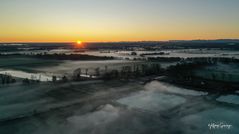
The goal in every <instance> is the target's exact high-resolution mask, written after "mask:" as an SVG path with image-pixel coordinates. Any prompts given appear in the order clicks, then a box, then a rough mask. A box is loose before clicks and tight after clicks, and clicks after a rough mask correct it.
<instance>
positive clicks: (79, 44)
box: [75, 40, 84, 48]
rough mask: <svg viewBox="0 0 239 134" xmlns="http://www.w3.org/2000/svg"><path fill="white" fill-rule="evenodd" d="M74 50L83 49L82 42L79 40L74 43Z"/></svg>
mask: <svg viewBox="0 0 239 134" xmlns="http://www.w3.org/2000/svg"><path fill="white" fill-rule="evenodd" d="M75 48H84V45H83V42H82V41H80V40H78V41H76V43H75Z"/></svg>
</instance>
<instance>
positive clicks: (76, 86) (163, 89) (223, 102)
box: [0, 81, 239, 134]
mask: <svg viewBox="0 0 239 134" xmlns="http://www.w3.org/2000/svg"><path fill="white" fill-rule="evenodd" d="M238 99H239V97H238V95H228V96H227V95H226V96H217V95H210V94H208V93H206V92H198V91H193V90H190V89H185V88H180V87H176V86H174V85H170V84H167V83H162V82H158V81H152V82H149V83H147V84H146V85H140V84H138V83H137V82H131V83H122V82H119V81H109V82H103V81H92V82H75V83H67V84H57V85H54V84H49V83H48V84H47V83H41V84H40V85H39V84H37V85H14V86H7V87H2V88H1V90H0V113H1V115H0V120H1V122H0V133H1V134H43V133H44V134H126V133H127V134H138V133H150V134H154V133H155V134H158V133H166V134H167V133H186V134H191V133H196V134H201V133H216V132H217V133H234V134H237V133H239V128H238V127H237V126H238V125H239V121H238V120H236V118H235V117H237V114H238V112H239V105H238V103H237V101H238ZM214 122H224V123H227V124H230V125H232V128H231V129H229V130H227V129H222V130H220V129H215V130H210V129H209V127H208V124H209V123H214Z"/></svg>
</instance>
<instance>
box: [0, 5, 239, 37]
mask: <svg viewBox="0 0 239 134" xmlns="http://www.w3.org/2000/svg"><path fill="white" fill-rule="evenodd" d="M238 7H239V0H0V42H74V41H77V40H80V41H83V42H101V41H104V42H108V41H160V40H193V39H225V38H227V39H232V38H234V39H235V38H237V39H238V38H239V8H238Z"/></svg>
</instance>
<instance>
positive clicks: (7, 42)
mask: <svg viewBox="0 0 239 134" xmlns="http://www.w3.org/2000/svg"><path fill="white" fill-rule="evenodd" d="M219 40H239V38H225V39H224V38H218V39H190V40H187V39H186V40H183V39H182V40H180V39H179V40H174V39H172V40H141V41H140V40H138V41H137V40H136V41H82V42H83V43H126V42H132V43H133V42H170V41H219ZM76 42H77V41H25V42H24V41H0V43H6V44H9V43H76Z"/></svg>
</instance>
